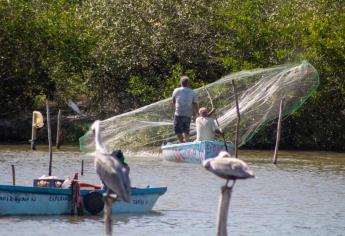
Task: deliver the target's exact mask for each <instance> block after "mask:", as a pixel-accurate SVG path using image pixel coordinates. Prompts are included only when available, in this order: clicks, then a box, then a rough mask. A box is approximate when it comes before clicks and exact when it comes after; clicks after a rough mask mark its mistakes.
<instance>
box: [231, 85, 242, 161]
mask: <svg viewBox="0 0 345 236" xmlns="http://www.w3.org/2000/svg"><path fill="white" fill-rule="evenodd" d="M231 82H232V86H233V87H234V94H235V102H236V112H237V123H236V136H235V157H236V158H238V155H237V147H238V132H239V129H240V121H241V116H240V108H239V105H238V97H237V88H236V84H235V81H234V80H232V81H231Z"/></svg>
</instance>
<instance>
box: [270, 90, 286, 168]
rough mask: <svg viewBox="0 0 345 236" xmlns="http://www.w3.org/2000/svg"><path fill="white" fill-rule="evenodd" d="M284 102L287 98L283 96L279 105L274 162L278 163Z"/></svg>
mask: <svg viewBox="0 0 345 236" xmlns="http://www.w3.org/2000/svg"><path fill="white" fill-rule="evenodd" d="M284 102H285V98H284V97H283V98H282V100H281V101H280V106H279V118H278V124H277V139H276V146H275V149H274V155H273V164H277V159H278V149H279V141H280V132H281V123H282V115H283V109H284Z"/></svg>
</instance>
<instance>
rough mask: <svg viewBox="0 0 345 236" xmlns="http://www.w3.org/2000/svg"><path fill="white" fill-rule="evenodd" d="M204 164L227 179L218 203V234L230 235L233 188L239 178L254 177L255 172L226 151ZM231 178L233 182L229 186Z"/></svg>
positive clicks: (209, 169) (206, 167) (207, 168)
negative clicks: (228, 224)
mask: <svg viewBox="0 0 345 236" xmlns="http://www.w3.org/2000/svg"><path fill="white" fill-rule="evenodd" d="M202 165H203V166H204V168H205V169H206V170H208V171H210V172H212V173H213V174H215V175H217V176H218V177H221V178H223V179H226V184H225V185H224V186H222V187H221V195H220V199H219V205H218V214H217V235H228V233H227V220H228V211H229V206H230V198H231V193H232V189H233V187H234V185H235V182H236V180H237V179H247V178H253V177H254V174H253V172H252V171H251V170H250V169H249V167H248V166H247V164H246V163H245V162H244V161H241V160H240V159H237V158H233V157H231V155H230V154H229V153H228V152H226V151H221V152H220V153H219V154H218V156H217V157H215V158H211V159H207V160H205V161H203V163H202ZM230 180H232V184H231V186H228V183H229V181H230Z"/></svg>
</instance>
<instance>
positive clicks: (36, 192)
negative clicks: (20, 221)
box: [0, 185, 167, 216]
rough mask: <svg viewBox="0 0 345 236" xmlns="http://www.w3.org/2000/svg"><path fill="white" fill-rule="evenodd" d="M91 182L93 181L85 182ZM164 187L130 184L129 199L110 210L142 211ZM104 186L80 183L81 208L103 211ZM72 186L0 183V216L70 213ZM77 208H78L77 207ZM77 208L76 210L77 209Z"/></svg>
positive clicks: (86, 211) (94, 211)
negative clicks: (65, 187)
mask: <svg viewBox="0 0 345 236" xmlns="http://www.w3.org/2000/svg"><path fill="white" fill-rule="evenodd" d="M88 186H92V185H88ZM166 191H167V188H166V187H158V188H152V187H147V188H132V196H131V201H130V202H129V203H126V202H124V201H122V200H121V199H118V200H117V201H116V202H115V203H114V204H113V206H112V212H113V214H118V213H126V214H127V213H144V212H149V211H151V210H152V208H153V206H154V205H155V203H156V201H157V200H158V198H159V196H161V195H162V194H164V193H165V192H166ZM104 192H105V190H104V189H99V188H98V187H95V188H90V187H87V188H83V187H82V185H81V186H80V191H79V192H78V194H79V196H80V197H79V199H81V202H82V203H81V206H82V207H81V212H83V214H85V215H97V214H101V213H102V212H103V207H104V201H103V195H102V194H103V193H104ZM72 199H73V190H72V188H67V189H64V188H54V187H37V186H33V187H31V186H14V185H0V216H3V215H30V216H34V215H69V214H71V209H73V206H72V204H73V201H72ZM78 210H80V209H78ZM78 212H79V211H78Z"/></svg>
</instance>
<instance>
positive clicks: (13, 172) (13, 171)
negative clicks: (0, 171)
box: [11, 165, 16, 185]
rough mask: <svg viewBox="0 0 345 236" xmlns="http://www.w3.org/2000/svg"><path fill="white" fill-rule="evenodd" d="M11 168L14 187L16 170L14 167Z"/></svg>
mask: <svg viewBox="0 0 345 236" xmlns="http://www.w3.org/2000/svg"><path fill="white" fill-rule="evenodd" d="M11 167H12V184H13V185H16V170H15V168H14V165H11Z"/></svg>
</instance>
